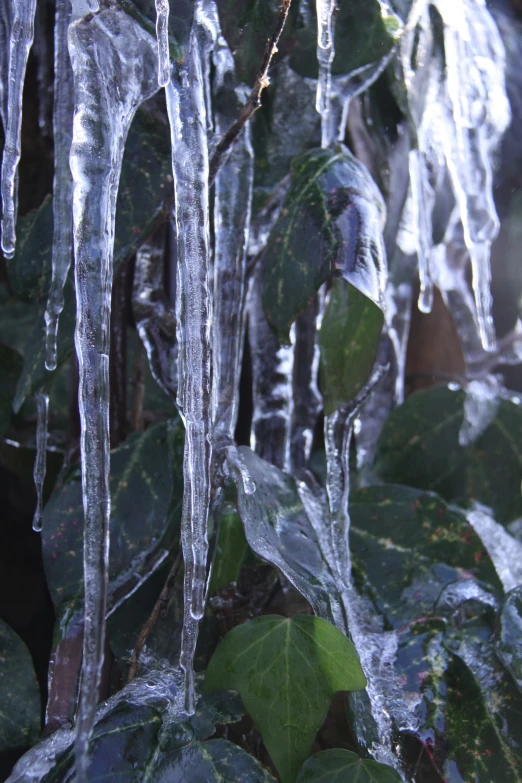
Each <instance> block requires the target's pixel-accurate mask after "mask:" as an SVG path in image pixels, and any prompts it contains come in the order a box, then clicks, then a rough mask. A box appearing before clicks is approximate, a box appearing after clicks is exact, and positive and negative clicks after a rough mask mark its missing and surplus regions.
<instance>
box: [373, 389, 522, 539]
mask: <svg viewBox="0 0 522 783" xmlns="http://www.w3.org/2000/svg"><path fill="white" fill-rule="evenodd" d="M465 396H466V395H465V392H464V391H462V390H458V391H453V390H451V389H449V388H448V387H446V386H438V387H434V388H432V389H428V390H426V391H420V392H417V393H416V394H413V395H411V397H408V398H407V400H406V401H405V402H404V403H403V404H402V405H401V406H400V407H398V408H396V409H395V410H394V411H393V412H392V414H391V415H390V417H389V419H388V420H387V422H386V424H385V425H384V428H383V432H382V436H381V440H380V444H379V451H378V454H377V458H376V462H375V466H374V469H375V471H376V472H377V473H378V474H379V475H380V476H381V477H382V478H383V479H384V480H385V481H390V482H396V483H399V484H408V485H409V486H412V487H419V488H421V489H430V490H434V491H435V492H438V493H439V494H440V495H442V497H444V498H445V499H446V500H449V501H453V502H456V503H459V504H460V505H467V504H469V502H470V501H471V500H473V499H474V500H478V501H479V502H480V503H483V504H484V505H486V506H489V507H490V508H492V509H493V512H494V516H495V518H496V520H497V521H498V522H500V523H502V524H504V525H506V524H507V523H509V522H510V521H512V520H514V519H516V518H518V517H520V516H522V495H521V492H520V483H521V479H522V408H521V407H520V406H518V405H515V404H514V403H512V402H507V401H505V400H500V401H499V406H498V410H497V413H496V416H495V418H494V420H493V421H492V422H491V424H490V425H489V427H487V429H486V430H485V432H483V433H482V435H480V436H479V437H478V438H477V439H476V440H474V441H473V442H472V443H470V445H469V446H465V447H463V446H460V445H459V431H460V428H461V426H462V423H463V421H464V401H465Z"/></svg>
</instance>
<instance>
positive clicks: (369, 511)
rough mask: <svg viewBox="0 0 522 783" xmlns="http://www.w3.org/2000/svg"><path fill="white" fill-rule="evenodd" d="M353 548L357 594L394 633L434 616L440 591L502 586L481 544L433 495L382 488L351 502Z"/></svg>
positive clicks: (498, 589)
mask: <svg viewBox="0 0 522 783" xmlns="http://www.w3.org/2000/svg"><path fill="white" fill-rule="evenodd" d="M350 517H351V526H350V545H351V549H352V553H353V557H354V576H355V580H356V583H357V584H358V586H359V588H360V589H362V591H363V592H364V593H365V594H366V595H367V596H368V598H369V599H370V600H371V601H372V602H373V604H374V606H375V607H376V609H377V611H378V612H379V614H381V615H384V617H385V619H386V622H387V623H389V625H391V626H392V627H393V628H398V627H400V626H402V625H404V623H407V622H412V621H414V620H416V619H417V618H418V617H419V616H421V617H422V616H429V615H430V614H431V615H433V614H435V608H436V605H437V601H438V599H439V597H440V595H441V592H442V590H443V589H444V587H446V586H447V585H449V584H452V583H454V582H457V581H458V580H461V581H462V582H464V583H466V582H468V583H469V582H470V581H471V580H472V579H476V580H479V581H480V583H481V584H482V585H484V587H486V588H489V589H490V590H491V591H492V592H493V594H495V593H500V594H501V592H502V586H501V583H500V580H499V578H498V576H497V573H496V571H495V568H494V566H493V563H492V562H491V560H490V559H489V557H488V555H487V553H486V552H485V550H484V547H483V545H482V542H481V540H480V538H479V537H478V536H477V534H476V533H475V531H474V530H473V528H472V526H471V525H470V524H469V522H468V521H467V520H466V516H465V514H464V513H463V512H461V511H460V510H459V509H457V508H454V507H450V506H447V505H446V503H444V501H443V500H442V499H441V498H439V497H438V496H437V495H435V494H433V493H427V492H420V491H418V490H415V489H410V488H409V487H401V486H393V485H383V486H375V487H369V488H367V489H361V490H358V491H355V492H353V493H352V495H351V498H350Z"/></svg>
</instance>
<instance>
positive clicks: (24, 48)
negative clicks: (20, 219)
mask: <svg viewBox="0 0 522 783" xmlns="http://www.w3.org/2000/svg"><path fill="white" fill-rule="evenodd" d="M35 12H36V0H18V1H17V2H15V3H13V17H12V23H11V29H10V34H9V70H8V74H7V83H6V84H5V86H4V88H3V89H4V91H5V92H7V101H6V103H7V107H6V109H7V122H5V120H4V132H5V140H4V154H3V157H2V251H3V253H4V255H5V257H6V258H12V257H13V256H14V251H15V242H16V236H15V232H16V217H17V212H18V163H19V162H20V155H21V151H22V150H21V135H22V93H23V90H24V79H25V69H26V67H27V59H28V57H29V51H30V49H31V46H32V45H33V38H34V15H35ZM4 100H5V98H4Z"/></svg>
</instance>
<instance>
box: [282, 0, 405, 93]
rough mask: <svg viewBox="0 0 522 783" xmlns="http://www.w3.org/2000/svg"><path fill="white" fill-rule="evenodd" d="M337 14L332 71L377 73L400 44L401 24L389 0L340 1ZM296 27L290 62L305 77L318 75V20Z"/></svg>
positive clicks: (341, 72) (340, 72)
mask: <svg viewBox="0 0 522 783" xmlns="http://www.w3.org/2000/svg"><path fill="white" fill-rule="evenodd" d="M337 8H338V11H337V13H336V15H335V58H334V61H333V64H332V74H333V75H339V74H349V73H352V72H354V71H358V72H360V70H361V69H364V70H363V72H362V73H363V74H364V76H365V78H366V79H367V78H368V76H369V75H370V74H372V73H374V72H375V73H377V72H378V69H379V67H382V63H383V61H385V59H386V57H387V56H388V55H389V54H390V52H391V51H392V49H393V48H394V46H395V45H396V44H397V42H398V40H399V38H400V34H401V29H402V24H401V20H400V19H399V17H398V16H396V14H394V13H393V11H392V10H391V8H390V6H389V5H388V4H387V3H383V2H380V1H379V0H355V1H354V0H341V1H340V2H339V3H338V4H337ZM311 22H312V23H311V24H308V25H306V26H305V27H303V28H301V29H300V30H297V32H296V34H295V38H296V46H295V48H294V50H293V52H292V55H291V58H290V62H291V65H292V68H294V69H295V70H296V71H298V73H300V74H302V76H309V77H313V78H317V73H318V67H317V55H316V47H317V20H316V16H315V14H314V15H313V17H312V19H311Z"/></svg>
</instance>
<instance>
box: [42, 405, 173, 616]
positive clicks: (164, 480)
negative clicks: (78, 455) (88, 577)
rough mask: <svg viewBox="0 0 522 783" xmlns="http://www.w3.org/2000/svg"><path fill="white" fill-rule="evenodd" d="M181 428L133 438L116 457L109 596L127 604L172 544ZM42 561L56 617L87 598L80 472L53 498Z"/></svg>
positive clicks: (167, 427)
mask: <svg viewBox="0 0 522 783" xmlns="http://www.w3.org/2000/svg"><path fill="white" fill-rule="evenodd" d="M183 440H184V438H183V427H182V425H181V422H180V421H179V420H177V421H175V422H171V423H169V424H156V425H154V426H152V427H149V429H147V430H146V431H145V432H144V433H140V434H138V433H136V434H134V435H131V436H130V437H129V438H128V439H127V440H126V441H125V442H124V443H123V445H122V446H120V447H119V448H118V449H116V450H115V451H113V453H112V455H111V542H110V549H111V561H110V579H111V586H110V594H111V602H112V603H113V604H115V603H117V602H120V601H122V600H123V599H124V598H125V596H126V595H128V594H129V593H130V592H132V590H133V589H134V588H135V587H136V586H137V584H138V583H139V582H140V581H141V580H142V579H143V578H146V577H147V575H148V574H149V573H150V570H151V568H153V567H154V563H155V562H157V560H158V557H159V558H161V556H162V552H164V551H165V550H166V549H168V547H169V546H170V544H171V543H172V539H173V536H174V535H175V529H176V526H177V525H178V524H179V515H180V507H181V498H182V490H183V480H182V462H183V458H182V454H183ZM42 546H43V558H44V565H45V570H46V575H47V582H48V585H49V589H50V591H51V596H52V599H53V602H54V605H55V607H56V609H57V610H58V609H63V607H64V606H65V605H66V604H67V605H68V606H72V605H74V604H76V602H77V601H79V600H81V597H82V594H83V561H82V549H83V507H82V493H81V481H80V474H79V471H78V470H76V471H74V472H73V473H72V475H70V476H69V477H67V478H66V480H65V481H64V482H63V483H62V484H61V485H59V486H57V488H56V489H55V490H54V492H53V494H52V495H51V498H50V499H49V502H48V503H47V505H46V507H45V511H44V520H43V531H42Z"/></svg>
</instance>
